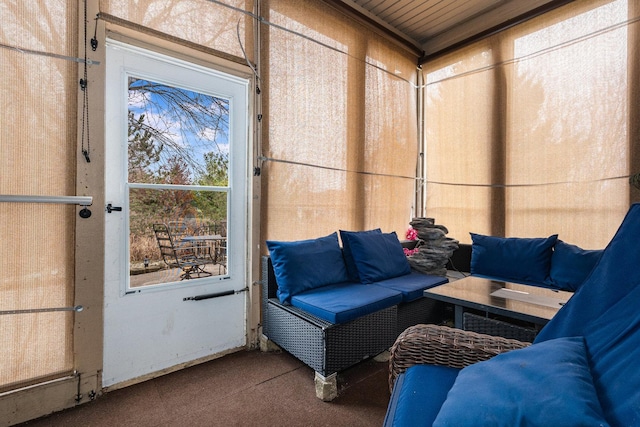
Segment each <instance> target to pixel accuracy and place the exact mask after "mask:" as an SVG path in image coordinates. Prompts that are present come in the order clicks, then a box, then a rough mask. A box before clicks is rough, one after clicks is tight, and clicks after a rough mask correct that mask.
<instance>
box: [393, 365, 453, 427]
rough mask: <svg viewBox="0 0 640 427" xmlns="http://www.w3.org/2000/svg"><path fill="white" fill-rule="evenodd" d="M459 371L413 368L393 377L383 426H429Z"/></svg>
mask: <svg viewBox="0 0 640 427" xmlns="http://www.w3.org/2000/svg"><path fill="white" fill-rule="evenodd" d="M458 372H460V370H459V369H455V368H449V367H448V366H436V365H415V366H412V367H410V368H409V369H407V370H406V371H405V372H404V373H402V374H400V375H399V376H398V378H396V382H395V384H394V386H393V391H392V393H391V399H390V400H389V406H388V408H387V415H386V417H385V420H384V427H392V426H396V427H399V426H406V427H409V426H411V427H421V426H424V427H431V424H432V423H433V420H435V418H436V415H438V412H439V411H440V407H441V406H442V403H443V402H444V401H445V399H446V397H447V393H448V391H449V389H450V388H451V387H452V386H453V383H454V381H455V380H456V377H457V375H458Z"/></svg>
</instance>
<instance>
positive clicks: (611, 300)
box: [385, 205, 640, 426]
mask: <svg viewBox="0 0 640 427" xmlns="http://www.w3.org/2000/svg"><path fill="white" fill-rule="evenodd" d="M638 236H640V205H633V206H632V207H631V209H630V210H629V213H628V214H627V216H626V218H625V220H624V221H623V223H622V225H621V226H620V228H619V230H618V232H617V233H616V235H615V236H614V238H613V239H612V241H611V242H610V243H609V245H608V246H607V248H606V249H605V250H604V251H603V253H602V256H601V257H600V258H599V260H598V262H597V264H596V266H595V267H594V269H593V270H592V271H591V272H590V274H589V275H588V277H587V278H586V279H585V281H584V282H583V283H582V284H581V285H580V286H579V287H578V290H577V291H576V293H575V294H574V296H573V297H572V298H571V299H570V300H569V302H568V303H567V304H566V305H565V306H564V307H563V308H562V309H561V310H560V311H559V312H558V314H557V315H556V316H555V317H554V318H553V319H552V320H551V321H550V322H549V323H548V324H547V325H546V326H545V327H544V328H543V329H542V331H541V332H540V334H539V335H538V336H537V337H536V339H535V341H534V343H533V344H532V345H528V344H526V343H521V342H518V341H514V340H508V339H504V338H499V337H492V336H488V335H481V334H477V333H474V332H467V331H461V330H454V329H451V328H447V327H443V326H434V325H416V326H413V327H410V328H408V329H407V330H406V331H404V332H403V333H402V334H401V335H400V336H399V337H398V339H397V340H396V342H395V344H394V346H393V347H392V350H391V359H390V376H389V383H390V387H391V390H392V394H391V400H390V403H389V407H388V410H387V416H386V419H385V426H432V425H435V426H447V425H505V426H511V425H563V426H569V425H612V426H631V425H640V371H639V370H638V369H637V368H636V364H637V360H638V358H639V357H640V312H639V311H638V309H637V307H638V306H639V305H640V268H638V253H639V252H640V246H639V243H638Z"/></svg>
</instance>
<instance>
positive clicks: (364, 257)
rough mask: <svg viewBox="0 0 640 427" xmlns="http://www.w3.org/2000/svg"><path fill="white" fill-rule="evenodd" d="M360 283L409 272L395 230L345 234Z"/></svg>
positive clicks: (372, 281) (409, 269) (407, 262)
mask: <svg viewBox="0 0 640 427" xmlns="http://www.w3.org/2000/svg"><path fill="white" fill-rule="evenodd" d="M343 237H344V240H343V244H344V242H345V241H346V242H349V243H348V245H349V248H350V251H351V256H352V257H353V261H354V263H355V265H356V269H357V270H358V278H359V281H360V282H361V283H364V284H369V283H374V282H378V281H380V280H385V279H391V278H392V277H398V276H402V275H405V274H409V273H410V272H411V267H410V266H409V261H407V257H406V255H405V254H404V250H403V249H402V244H401V243H400V240H398V236H397V235H396V233H395V232H392V233H359V234H346V235H344V236H343Z"/></svg>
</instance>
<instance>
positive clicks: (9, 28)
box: [0, 0, 78, 392]
mask: <svg viewBox="0 0 640 427" xmlns="http://www.w3.org/2000/svg"><path fill="white" fill-rule="evenodd" d="M77 14H78V9H77V6H76V5H75V4H73V3H70V2H67V1H65V0H58V1H47V2H6V1H5V2H2V3H0V16H1V17H2V21H3V24H2V26H1V27H0V45H1V46H2V49H0V73H1V74H2V79H1V80H0V111H1V112H2V113H1V114H0V171H2V172H1V173H2V178H1V179H0V194H3V195H43V196H68V195H73V194H75V161H76V112H77V102H76V97H77V85H76V81H77V80H76V77H77V74H76V67H77V62H76V61H75V60H74V59H75V58H76V57H77V51H78V44H77V19H78V15H77ZM43 16H46V17H47V19H46V20H43V19H42V17H43ZM75 213H76V210H75V208H74V207H73V206H66V205H56V204H34V203H0V236H2V244H1V245H0V271H1V272H2V274H1V275H0V339H1V340H2V343H3V344H2V345H1V346H0V361H2V362H0V392H1V391H4V390H7V389H9V388H12V387H15V386H18V385H24V384H28V383H30V382H33V381H34V380H43V379H48V378H51V377H55V376H59V375H66V374H68V373H70V372H71V371H72V369H73V351H72V332H73V330H72V327H73V312H72V311H48V309H50V308H64V307H69V306H72V305H73V300H74V298H73V295H74V294H73V281H74V263H73V258H74V248H73V246H74V223H75ZM40 310H45V311H40Z"/></svg>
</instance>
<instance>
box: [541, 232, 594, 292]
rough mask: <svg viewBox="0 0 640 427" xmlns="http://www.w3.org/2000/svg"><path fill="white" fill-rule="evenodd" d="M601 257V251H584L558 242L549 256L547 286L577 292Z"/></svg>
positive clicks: (560, 241)
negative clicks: (549, 267) (549, 271)
mask: <svg viewBox="0 0 640 427" xmlns="http://www.w3.org/2000/svg"><path fill="white" fill-rule="evenodd" d="M601 255H602V250H585V249H581V248H579V247H578V246H575V245H570V244H569V243H565V242H563V241H562V240H558V241H557V242H556V245H555V247H554V248H553V255H552V256H551V273H550V274H549V280H548V284H549V285H551V286H555V287H558V288H560V289H564V290H567V291H577V290H578V287H579V286H580V285H581V284H582V282H584V280H585V279H586V278H587V276H588V275H589V273H591V270H593V267H594V266H595V265H596V263H597V262H598V260H599V259H600V256H601Z"/></svg>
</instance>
